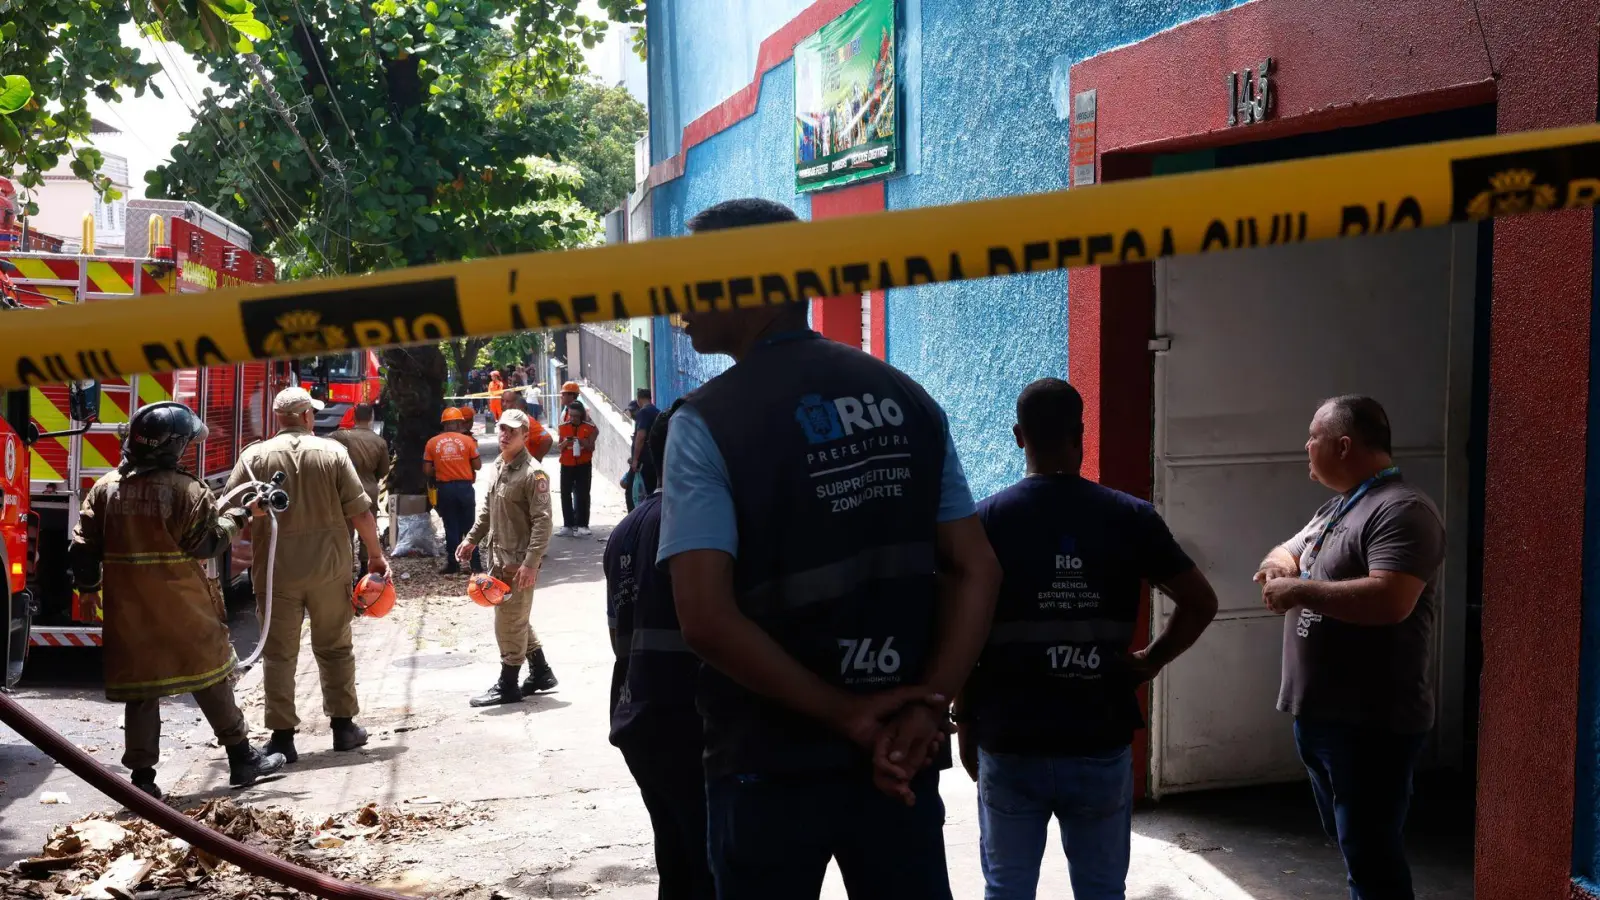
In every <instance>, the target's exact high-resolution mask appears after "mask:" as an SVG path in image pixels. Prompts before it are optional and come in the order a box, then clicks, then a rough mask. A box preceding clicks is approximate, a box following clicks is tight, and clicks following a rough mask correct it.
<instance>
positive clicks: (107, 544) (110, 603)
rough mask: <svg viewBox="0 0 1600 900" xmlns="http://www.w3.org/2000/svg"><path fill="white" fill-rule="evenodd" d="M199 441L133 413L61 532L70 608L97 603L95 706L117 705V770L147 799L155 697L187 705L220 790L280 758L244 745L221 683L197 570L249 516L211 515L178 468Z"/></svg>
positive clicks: (152, 781) (237, 512)
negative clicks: (223, 753) (211, 736)
mask: <svg viewBox="0 0 1600 900" xmlns="http://www.w3.org/2000/svg"><path fill="white" fill-rule="evenodd" d="M205 434H206V427H205V424H204V423H203V422H201V421H200V419H199V418H198V417H197V416H196V415H195V414H194V413H193V412H192V411H190V410H189V408H188V407H186V406H184V405H183V404H181V403H172V402H166V403H155V404H151V405H149V406H146V407H143V408H141V409H140V410H138V411H137V412H136V413H134V416H133V420H132V421H131V422H129V423H128V436H127V439H126V440H125V441H124V442H123V448H122V463H121V465H120V466H119V467H118V468H117V469H116V471H113V472H110V473H107V474H106V475H104V476H102V477H101V478H100V480H99V481H97V482H95V484H94V487H92V488H90V489H89V492H88V494H87V495H86V496H85V497H84V500H83V507H82V509H81V510H80V511H79V513H78V524H77V526H76V527H75V528H74V529H73V533H72V545H71V550H70V554H71V562H72V572H73V579H74V582H75V584H76V587H77V589H78V591H79V592H80V594H81V597H82V602H83V603H84V605H85V606H86V607H88V608H89V609H90V610H91V611H93V610H99V609H101V606H102V604H101V599H100V597H101V594H102V593H104V594H105V596H106V602H105V604H104V617H105V681H106V699H107V700H112V701H120V702H122V703H125V704H126V705H127V709H126V721H125V726H124V727H125V731H124V741H125V743H126V750H125V752H124V753H123V756H122V764H123V765H125V766H127V767H128V768H129V769H131V770H132V772H133V783H134V784H135V785H136V786H138V787H139V788H140V789H141V790H143V791H144V792H145V793H147V794H150V795H151V796H153V797H156V798H160V797H161V789H160V788H159V787H157V786H156V770H155V765H156V762H157V760H158V759H159V758H160V746H161V710H160V698H162V697H172V696H176V695H178V694H193V695H194V699H195V702H197V703H198V704H199V705H200V711H201V712H202V713H204V714H205V717H206V721H208V722H209V723H210V724H211V728H212V730H213V731H215V732H216V735H217V742H218V743H220V744H221V745H222V746H223V747H224V748H225V749H226V750H227V753H228V769H229V772H228V775H229V778H228V780H229V783H231V784H234V785H241V786H242V785H248V784H254V783H255V782H256V780H257V779H259V778H261V777H263V776H265V775H271V774H273V773H274V772H277V771H278V770H279V769H282V768H283V764H284V758H283V757H282V756H280V755H277V754H274V753H263V752H262V751H260V750H258V749H256V748H255V747H252V746H250V742H249V740H248V735H249V728H248V726H247V725H246V724H245V719H244V714H243V713H241V712H240V711H239V706H238V704H237V703H236V702H235V701H234V697H233V685H232V684H231V683H230V676H231V675H233V672H234V668H235V666H237V665H238V659H237V658H236V657H235V656H234V652H233V646H232V645H231V644H230V643H229V642H228V626H227V625H226V624H224V623H225V619H226V610H225V608H224V606H223V603H222V594H221V592H220V591H219V590H218V588H217V585H216V583H215V582H213V581H212V580H211V579H210V578H208V577H207V576H206V572H205V561H206V560H208V559H212V558H213V557H215V556H217V555H218V554H220V553H222V552H223V551H224V550H225V549H226V548H227V546H228V544H229V542H231V541H232V540H233V538H234V536H235V535H237V534H238V533H239V531H240V530H241V529H242V528H243V527H244V526H245V523H246V522H247V521H248V518H249V514H248V513H246V512H245V511H244V510H242V509H230V510H228V511H227V512H226V513H220V512H219V511H218V509H217V506H216V498H215V497H213V496H212V493H211V491H210V490H209V489H208V488H207V487H206V486H205V484H204V483H202V482H201V481H200V480H199V479H197V478H195V477H194V476H193V475H191V474H189V473H188V472H184V471H180V470H179V468H178V463H179V460H181V459H182V458H183V454H184V452H185V451H186V450H187V449H188V447H189V445H190V444H191V443H192V442H194V441H196V440H203V439H204V437H205ZM258 514H260V513H259V511H258Z"/></svg>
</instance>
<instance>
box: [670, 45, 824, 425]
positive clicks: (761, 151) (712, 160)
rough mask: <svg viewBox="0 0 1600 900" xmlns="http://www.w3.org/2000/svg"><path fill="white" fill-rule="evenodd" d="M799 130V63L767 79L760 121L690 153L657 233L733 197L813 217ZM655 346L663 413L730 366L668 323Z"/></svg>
mask: <svg viewBox="0 0 1600 900" xmlns="http://www.w3.org/2000/svg"><path fill="white" fill-rule="evenodd" d="M778 24H782V23H778ZM774 27H776V26H774ZM757 41H758V42H759V38H757ZM745 77H746V78H748V77H749V76H748V75H746V76H745ZM793 123H794V63H793V62H786V63H784V64H783V65H781V66H778V67H777V68H775V69H773V70H772V71H771V72H768V73H767V75H766V77H765V78H764V79H762V82H761V104H760V105H759V106H758V107H757V109H756V114H755V115H754V116H751V117H750V118H748V119H744V120H743V121H741V122H739V123H738V124H736V125H734V126H733V127H732V128H729V129H728V130H726V131H724V132H722V133H721V134H718V135H717V136H715V137H713V138H711V139H710V140H708V141H706V142H705V143H703V144H699V145H696V146H694V147H691V148H689V158H688V165H687V166H686V167H685V168H684V176H683V177H682V178H678V179H675V180H673V181H669V182H667V183H666V184H664V185H662V186H661V187H658V188H656V190H655V192H654V193H653V195H652V199H653V202H654V204H655V234H657V235H662V236H666V235H681V234H686V233H687V229H686V228H685V227H684V223H685V222H686V221H687V220H688V219H689V218H690V217H692V216H693V215H694V214H695V213H697V212H699V211H700V210H702V209H705V208H706V207H708V206H711V205H712V204H714V203H718V202H720V201H723V200H730V199H733V198H735V197H765V198H767V199H769V200H776V201H777V202H779V203H783V204H785V205H787V206H788V207H789V208H790V209H793V210H794V211H795V213H796V214H798V215H799V216H800V218H802V219H809V218H811V199H810V198H809V197H805V196H802V195H798V194H796V193H795V191H794V165H793V163H792V159H793V151H792V149H791V148H792V146H793V143H794V124H793ZM774 148H776V149H774ZM655 347H656V348H657V349H656V389H657V390H658V391H660V393H661V396H660V397H658V398H656V399H657V402H658V403H659V404H660V405H661V407H662V408H663V409H665V408H666V407H667V405H669V404H671V403H672V401H673V400H675V399H677V398H678V397H679V396H681V395H683V394H685V393H687V392H688V391H691V390H694V389H695V388H696V387H698V386H699V385H701V384H703V383H704V382H706V381H707V380H709V379H711V378H713V377H715V376H716V375H717V374H719V373H721V372H722V371H723V370H724V369H726V368H727V367H728V366H729V365H730V364H731V363H732V360H730V359H729V358H728V357H726V356H708V357H703V356H700V355H699V354H697V353H695V352H694V348H692V347H691V346H690V345H689V339H688V338H687V337H685V336H684V335H683V334H682V333H680V332H678V331H677V329H674V328H672V327H671V326H670V325H669V324H667V320H665V319H658V320H657V324H656V332H655Z"/></svg>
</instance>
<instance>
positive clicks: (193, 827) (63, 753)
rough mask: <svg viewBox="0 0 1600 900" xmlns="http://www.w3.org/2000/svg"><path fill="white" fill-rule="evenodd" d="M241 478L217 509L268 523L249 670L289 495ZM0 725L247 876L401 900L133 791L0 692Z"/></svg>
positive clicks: (335, 897) (341, 896)
mask: <svg viewBox="0 0 1600 900" xmlns="http://www.w3.org/2000/svg"><path fill="white" fill-rule="evenodd" d="M245 473H246V474H247V475H248V476H249V478H250V480H249V481H247V482H245V483H244V484H241V485H239V486H238V487H236V488H234V489H233V490H232V491H229V492H228V493H227V494H226V495H224V496H223V498H222V500H221V501H219V505H226V504H227V503H228V502H230V501H231V500H232V499H233V498H234V497H240V496H243V497H245V499H244V500H243V501H242V502H243V504H244V505H245V506H246V507H247V508H248V507H250V506H253V505H257V504H259V505H261V506H263V507H264V508H265V509H266V511H267V516H268V519H269V521H270V523H271V525H270V527H271V535H272V536H271V538H270V539H269V542H268V544H267V583H266V597H267V601H266V609H265V610H264V612H263V613H262V619H261V639H260V640H259V641H258V642H257V643H256V649H255V651H254V652H253V653H251V654H250V656H249V658H248V659H246V660H245V661H244V662H242V663H240V665H239V667H240V668H241V669H248V668H249V667H250V666H252V665H254V664H255V662H256V661H257V660H258V659H260V658H261V651H262V649H263V648H264V647H266V644H267V627H268V622H269V621H270V618H271V614H272V571H273V567H274V566H275V564H276V562H277V550H278V513H280V512H282V511H283V510H285V509H288V507H289V495H288V493H287V492H285V491H284V490H283V487H282V485H283V481H284V478H285V476H284V473H282V472H277V473H274V474H273V476H272V479H271V480H269V481H262V480H260V479H259V478H257V477H256V474H255V472H253V471H251V470H250V468H249V464H248V463H246V464H245ZM0 722H4V723H5V724H6V725H7V726H9V727H10V728H11V729H12V730H14V731H16V732H17V734H20V735H22V737H23V739H24V740H26V741H27V742H28V743H30V744H33V745H34V746H35V747H38V748H39V749H40V750H43V751H44V752H45V753H47V754H49V755H50V757H51V758H52V759H54V760H55V761H56V762H58V763H60V764H61V765H63V766H65V767H66V768H67V770H68V771H70V772H72V773H73V774H74V775H77V776H78V777H79V778H82V779H83V780H84V781H86V782H88V783H89V785H90V786H91V787H93V788H95V789H96V790H98V791H100V792H101V793H102V794H105V795H106V796H107V797H110V798H111V799H112V800H115V801H117V802H118V803H121V804H122V805H123V806H125V807H127V809H128V811H129V812H132V813H133V814H134V815H137V816H139V817H140V818H142V819H146V820H148V821H150V822H153V823H155V824H156V825H158V826H160V827H161V828H163V829H165V830H166V831H167V832H168V833H170V834H172V835H174V836H176V837H179V838H182V839H183V840H185V841H188V842H189V843H190V844H191V845H193V846H195V847H198V848H199V849H201V850H204V851H206V852H207V853H210V854H211V855H213V856H216V857H218V858H219V859H225V860H227V861H228V862H231V863H233V864H234V865H236V866H238V867H239V868H240V869H242V870H244V871H245V872H248V873H250V874H251V875H259V876H260V877H262V878H267V879H270V880H272V881H275V882H277V883H279V884H281V885H284V886H285V887H290V888H294V889H295V890H298V891H304V892H305V893H307V894H311V895H313V896H316V897H323V898H326V900H402V898H401V895H399V894H394V893H390V892H388V891H381V890H378V889H376V888H369V887H363V886H361V885H355V884H350V883H349V882H346V881H340V880H338V879H336V878H331V877H329V876H327V875H323V874H321V873H319V872H313V871H312V870H310V869H306V868H302V867H300V866H297V865H295V864H294V863H291V862H288V861H287V860H283V859H279V858H278V857H276V856H272V855H271V854H268V853H264V852H262V851H260V850H257V849H255V848H254V847H249V846H246V845H245V844H242V843H240V842H238V841H236V840H234V839H233V838H230V837H228V836H227V835H224V834H221V833H220V832H217V831H213V830H212V829H210V828H208V827H206V826H205V825H202V824H201V823H199V822H196V821H195V820H194V819H191V818H189V817H188V816H186V815H184V814H183V813H181V812H178V811H177V810H175V809H173V808H172V807H170V806H167V805H166V804H165V803H162V802H161V801H159V800H157V799H155V798H154V797H151V796H150V795H148V794H146V793H145V792H144V791H142V790H140V789H138V788H136V787H134V786H133V783H132V782H130V781H125V780H123V779H122V778H120V777H118V776H117V775H115V774H113V773H112V772H111V771H110V770H108V769H106V768H105V767H104V766H102V765H100V763H99V762H97V761H95V760H94V759H93V758H91V757H90V756H89V755H88V754H87V753H85V752H84V751H82V750H80V749H79V748H78V747H77V745H75V744H73V743H72V742H71V741H69V740H67V739H66V738H64V737H62V736H61V735H60V734H57V733H56V732H55V731H54V730H52V729H51V728H50V727H49V726H48V725H46V724H44V723H43V722H41V721H39V719H38V718H37V717H35V716H34V715H33V714H32V713H30V712H28V711H27V710H26V709H23V708H22V705H21V704H19V703H17V702H16V701H15V700H13V699H11V698H10V697H8V696H6V695H5V694H4V693H0Z"/></svg>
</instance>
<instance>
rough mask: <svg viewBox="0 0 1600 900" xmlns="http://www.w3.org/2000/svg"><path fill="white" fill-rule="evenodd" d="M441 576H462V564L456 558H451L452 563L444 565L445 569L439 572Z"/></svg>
mask: <svg viewBox="0 0 1600 900" xmlns="http://www.w3.org/2000/svg"><path fill="white" fill-rule="evenodd" d="M439 574H440V575H460V574H461V563H459V562H457V561H456V558H455V557H454V556H452V557H450V561H449V562H447V563H445V564H444V568H442V569H440V570H439Z"/></svg>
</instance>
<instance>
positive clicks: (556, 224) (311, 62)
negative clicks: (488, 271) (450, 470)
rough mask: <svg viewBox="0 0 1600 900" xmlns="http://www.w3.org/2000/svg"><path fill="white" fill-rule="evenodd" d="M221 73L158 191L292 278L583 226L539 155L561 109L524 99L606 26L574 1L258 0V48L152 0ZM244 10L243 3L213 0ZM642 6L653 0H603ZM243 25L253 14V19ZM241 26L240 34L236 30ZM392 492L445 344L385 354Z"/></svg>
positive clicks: (156, 13) (570, 233)
mask: <svg viewBox="0 0 1600 900" xmlns="http://www.w3.org/2000/svg"><path fill="white" fill-rule="evenodd" d="M142 2H144V3H146V4H149V5H147V6H145V7H143V9H144V10H145V13H144V15H148V16H149V17H150V19H149V21H150V22H151V23H152V24H153V25H154V26H156V27H158V28H160V29H161V31H162V36H163V37H165V38H168V39H170V40H175V41H177V42H178V43H180V44H181V45H182V46H184V47H185V48H187V49H189V50H191V51H192V53H193V54H194V56H195V58H196V59H197V60H198V61H199V63H200V65H201V67H202V69H203V70H205V71H207V72H208V74H209V76H210V78H211V79H212V81H213V82H214V83H215V85H216V88H215V89H207V90H206V91H205V92H204V94H203V96H202V97H199V98H195V103H196V104H197V106H198V110H197V121H196V124H195V126H194V128H193V129H191V130H190V132H189V133H188V134H186V135H185V136H184V139H183V143H182V144H180V145H179V146H177V147H175V148H173V161H172V163H171V164H169V165H166V166H163V167H162V168H160V169H158V170H156V171H155V172H152V173H150V175H149V176H147V177H148V179H149V182H150V184H149V189H148V191H147V193H148V194H149V195H150V196H156V197H170V198H177V199H190V200H195V201H197V202H199V203H203V204H205V205H208V206H212V207H214V208H216V209H218V210H222V211H225V212H226V213H227V214H228V215H229V216H230V217H231V218H234V219H235V220H236V221H238V222H239V223H240V224H241V225H243V226H245V227H246V228H248V229H250V230H251V231H252V232H253V233H256V234H258V235H263V236H265V238H266V239H267V240H268V241H270V242H271V245H272V249H273V250H274V251H275V252H276V253H277V254H279V256H280V257H281V258H282V259H283V260H284V263H285V264H284V266H283V268H282V270H281V273H282V274H286V275H288V276H289V277H296V276H302V275H310V274H320V273H328V272H370V271H376V270H381V269H388V268H395V267H400V266H408V265H417V264H422V263H429V262H435V261H445V260H455V259H472V258H478V257H483V256H489V255H495V254H501V253H512V252H525V251H531V250H547V249H556V248H560V247H564V246H569V245H572V244H574V243H580V242H583V241H585V240H587V239H588V237H589V236H590V235H591V234H592V232H593V230H594V227H595V226H594V223H593V220H592V217H589V216H586V215H583V214H582V212H581V210H579V209H578V208H577V207H576V205H575V204H573V203H572V202H571V196H572V192H573V191H574V189H575V188H576V185H577V177H576V175H575V174H574V172H573V171H572V170H571V169H570V168H569V167H565V166H557V165H552V164H550V163H548V162H546V160H547V159H548V158H550V157H552V156H554V155H556V154H557V153H558V151H559V150H560V149H561V148H562V146H563V145H564V143H565V141H566V140H567V138H568V135H567V132H566V131H565V129H566V128H567V127H570V126H566V125H564V124H563V123H561V122H559V121H556V122H550V121H547V120H546V119H543V118H537V117H530V116H529V115H527V114H525V104H523V103H522V102H521V101H520V99H519V98H522V97H527V96H557V95H559V94H560V93H561V92H563V91H564V90H565V89H566V88H567V87H568V86H569V85H570V84H571V82H572V81H573V79H574V78H575V77H576V76H577V75H578V74H579V73H580V72H581V69H582V59H581V53H582V50H581V48H582V47H584V46H593V45H594V43H595V42H596V41H598V40H599V38H600V37H601V35H602V34H603V31H604V28H605V23H604V22H603V21H599V20H593V19H590V18H588V17H586V16H583V15H581V14H579V13H578V12H577V7H578V5H579V0H256V5H255V7H254V14H255V15H258V16H260V17H261V20H260V24H262V25H264V26H266V34H265V36H261V32H260V30H259V29H251V28H250V26H249V25H248V23H241V22H239V21H237V20H223V21H226V22H227V24H228V25H229V26H230V27H232V28H233V29H234V31H236V32H238V34H240V35H244V36H249V37H251V40H252V46H251V49H252V52H250V53H246V54H241V53H239V52H237V50H236V48H235V46H234V45H233V44H230V43H227V42H223V41H220V40H217V39H216V35H215V33H214V31H215V29H213V30H212V33H206V30H205V22H206V19H205V17H204V16H203V15H201V16H195V15H194V14H193V13H192V12H191V10H192V9H194V8H196V7H195V5H194V2H198V0H194V2H190V0H185V2H165V3H159V2H157V0H142ZM204 2H205V3H207V4H208V5H217V6H220V7H222V8H224V10H225V11H229V12H230V14H236V13H237V11H238V8H239V6H238V0H204ZM601 5H602V7H603V8H605V10H606V11H607V13H608V14H610V15H611V16H612V17H613V18H617V19H620V20H624V21H637V20H638V19H639V18H641V17H642V14H643V3H642V0H602V3H601ZM241 25H242V26H243V27H241ZM230 34H231V32H230ZM384 364H385V366H386V369H387V380H386V383H385V400H386V403H387V405H388V412H389V418H390V420H391V427H395V426H396V425H397V426H398V427H397V428H396V430H395V446H396V450H397V454H398V456H399V465H398V466H397V469H396V475H395V476H394V480H393V481H392V483H391V490H393V491H395V492H396V493H419V492H420V490H421V487H422V474H421V463H420V461H421V455H422V445H423V443H424V442H425V441H426V439H427V438H428V437H429V436H431V434H432V433H433V432H434V430H435V428H436V425H437V422H438V419H439V412H440V408H441V400H440V398H441V397H442V395H443V387H444V380H445V371H446V365H445V359H444V356H443V354H442V353H441V352H440V350H439V348H438V346H436V345H435V346H429V347H421V348H412V349H409V350H395V351H388V352H386V353H385V354H384Z"/></svg>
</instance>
